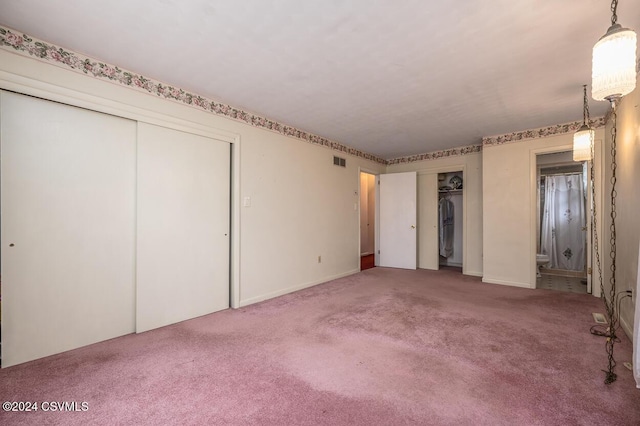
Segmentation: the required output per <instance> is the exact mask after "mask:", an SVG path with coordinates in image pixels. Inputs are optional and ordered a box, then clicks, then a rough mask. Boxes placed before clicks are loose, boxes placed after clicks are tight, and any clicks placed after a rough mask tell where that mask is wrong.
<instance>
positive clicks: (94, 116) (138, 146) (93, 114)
mask: <svg viewBox="0 0 640 426" xmlns="http://www.w3.org/2000/svg"><path fill="white" fill-rule="evenodd" d="M0 111H1V114H0V152H1V161H2V165H1V197H2V198H1V206H0V208H1V216H0V217H1V231H2V232H1V239H0V244H1V247H2V324H1V326H2V367H7V366H10V365H14V364H19V363H22V362H26V361H29V360H33V359H36V358H40V357H44V356H47V355H52V354H55V353H59V352H63V351H66V350H70V349H74V348H77V347H80V346H84V345H88V344H91V343H95V342H99V341H102V340H106V339H110V338H114V337H117V336H121V335H124V334H128V333H133V332H141V331H146V330H150V329H152V328H157V327H161V326H164V325H167V324H171V323H175V322H178V321H183V320H186V319H189V318H193V317H196V316H200V315H204V314H208V313H211V312H214V311H216V310H220V309H225V308H227V307H228V306H229V238H230V236H229V211H230V144H229V143H228V142H224V141H220V140H216V139H213V138H210V137H206V136H204V135H202V134H196V133H198V131H197V130H194V133H189V132H186V131H182V130H177V129H174V128H170V127H171V126H168V127H162V126H160V125H158V124H157V123H156V124H149V123H144V122H141V121H136V120H131V119H127V118H123V117H117V116H113V115H109V114H104V113H101V112H97V111H92V110H88V109H83V108H78V107H74V106H70V105H65V104H61V103H57V102H51V101H48V100H43V99H39V98H34V97H30V96H25V95H20V94H16V93H12V92H6V91H0ZM158 121H159V120H156V122H158Z"/></svg>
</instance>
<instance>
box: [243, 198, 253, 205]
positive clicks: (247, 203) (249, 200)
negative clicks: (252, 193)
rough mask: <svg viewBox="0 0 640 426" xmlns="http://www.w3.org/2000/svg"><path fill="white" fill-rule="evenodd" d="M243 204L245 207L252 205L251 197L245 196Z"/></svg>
mask: <svg viewBox="0 0 640 426" xmlns="http://www.w3.org/2000/svg"><path fill="white" fill-rule="evenodd" d="M242 205H243V206H244V207H251V197H244V198H243V199H242Z"/></svg>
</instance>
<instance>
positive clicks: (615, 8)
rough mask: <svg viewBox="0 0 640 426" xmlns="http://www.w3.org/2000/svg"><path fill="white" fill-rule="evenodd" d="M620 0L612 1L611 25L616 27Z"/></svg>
mask: <svg viewBox="0 0 640 426" xmlns="http://www.w3.org/2000/svg"><path fill="white" fill-rule="evenodd" d="M617 12H618V0H612V1H611V14H612V15H611V25H615V24H616V22H618V14H617Z"/></svg>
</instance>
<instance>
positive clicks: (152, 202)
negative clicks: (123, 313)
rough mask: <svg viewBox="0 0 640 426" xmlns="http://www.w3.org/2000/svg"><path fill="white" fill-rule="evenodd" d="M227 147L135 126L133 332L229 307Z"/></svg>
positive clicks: (175, 132) (145, 126)
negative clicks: (135, 242) (134, 302)
mask: <svg viewBox="0 0 640 426" xmlns="http://www.w3.org/2000/svg"><path fill="white" fill-rule="evenodd" d="M229 172H230V144H229V143H226V142H221V141H218V140H215V139H210V138H206V137H203V136H198V135H194V134H190V133H184V132H180V131H177V130H172V129H167V128H164V127H159V126H154V125H150V124H145V123H139V124H138V203H137V273H136V282H137V293H136V295H137V298H136V307H137V309H136V331H137V332H142V331H146V330H150V329H154V328H157V327H162V326H165V325H168V324H173V323H176V322H179V321H184V320H187V319H190V318H195V317H197V316H201V315H205V314H209V313H212V312H215V311H219V310H222V309H226V308H228V307H229V220H230V219H229V211H230V209H229V206H230V201H229V197H230V188H229V187H230V173H229Z"/></svg>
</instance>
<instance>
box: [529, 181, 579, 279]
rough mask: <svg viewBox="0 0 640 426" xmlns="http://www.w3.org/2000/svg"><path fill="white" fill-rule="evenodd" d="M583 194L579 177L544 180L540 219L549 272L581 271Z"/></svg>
mask: <svg viewBox="0 0 640 426" xmlns="http://www.w3.org/2000/svg"><path fill="white" fill-rule="evenodd" d="M584 197H585V191H584V186H583V182H582V175H580V174H575V175H555V176H547V177H546V178H545V194H544V212H543V216H542V230H541V232H542V239H541V244H540V246H541V250H542V253H544V254H547V255H548V256H549V259H550V262H549V267H550V268H552V269H567V270H572V271H582V270H584V266H585V265H584V262H585V243H586V240H585V238H586V232H585V231H583V230H582V228H583V227H584V226H585V225H586V221H585V198H584Z"/></svg>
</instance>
